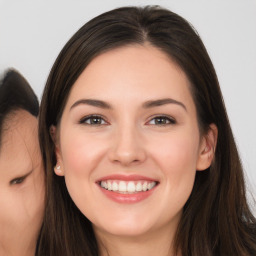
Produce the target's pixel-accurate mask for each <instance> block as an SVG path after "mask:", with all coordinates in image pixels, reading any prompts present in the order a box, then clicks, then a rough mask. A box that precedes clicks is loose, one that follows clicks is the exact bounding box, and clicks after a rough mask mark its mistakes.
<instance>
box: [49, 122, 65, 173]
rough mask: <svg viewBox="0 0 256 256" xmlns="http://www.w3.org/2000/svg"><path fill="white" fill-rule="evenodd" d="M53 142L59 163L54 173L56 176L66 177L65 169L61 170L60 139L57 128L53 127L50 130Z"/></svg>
mask: <svg viewBox="0 0 256 256" xmlns="http://www.w3.org/2000/svg"><path fill="white" fill-rule="evenodd" d="M49 132H50V135H51V138H52V141H53V143H54V145H55V155H56V159H57V163H56V165H55V167H54V172H55V174H56V175H58V176H64V172H63V168H61V160H60V159H61V155H60V149H59V145H58V139H57V134H56V133H57V129H56V126H54V125H51V127H50V129H49Z"/></svg>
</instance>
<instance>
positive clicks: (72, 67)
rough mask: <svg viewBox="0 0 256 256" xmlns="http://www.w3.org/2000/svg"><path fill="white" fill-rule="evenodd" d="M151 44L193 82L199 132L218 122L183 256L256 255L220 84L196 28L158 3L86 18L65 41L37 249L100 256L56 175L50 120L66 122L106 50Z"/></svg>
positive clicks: (46, 148)
mask: <svg viewBox="0 0 256 256" xmlns="http://www.w3.org/2000/svg"><path fill="white" fill-rule="evenodd" d="M145 43H148V44H150V45H152V46H154V47H156V48H158V49H160V50H161V51H163V52H164V53H165V54H167V55H168V56H169V57H170V59H171V60H172V61H174V62H175V63H176V64H177V65H178V66H179V67H180V68H181V69H182V70H183V71H184V72H185V74H186V75H187V77H188V79H189V80H190V83H191V88H190V89H191V94H192V96H193V99H194V102H195V105H196V109H197V118H198V124H199V129H200V133H201V135H202V134H204V133H206V132H207V130H208V129H209V125H210V124H211V123H214V124H216V126H217V127H218V141H217V147H216V152H215V158H214V161H213V163H212V165H211V167H209V168H208V169H207V170H205V171H204V172H197V174H196V178H195V184H194V187H193V190H192V193H191V195H190V197H189V199H188V201H187V203H186V204H185V206H184V209H183V214H182V217H181V220H180V223H179V226H178V230H177V233H176V238H175V248H176V250H177V251H178V250H181V252H182V255H183V256H189V255H191V256H192V255H193V256H198V255H202V256H208V255H218V256H219V255H237V256H238V255H239V256H240V255H256V220H255V217H254V216H253V214H252V213H251V211H250V209H249V207H248V204H247V201H246V188H245V181H244V177H243V170H242V166H241V163H240V159H239V155H238V152H237V148H236V144H235V141H234V138H233V135H232V131H231V128H230V124H229V120H228V117H227V113H226V109H225V106H224V102H223V98H222V94H221V90H220V87H219V82H218V79H217V76H216V73H215V70H214V67H213V64H212V62H211V60H210V58H209V56H208V53H207V51H206V49H205V47H204V45H203V43H202V41H201V39H200V37H199V35H198V34H197V32H196V31H195V30H194V29H193V27H192V26H191V25H190V24H189V23H188V22H187V21H186V20H185V19H183V18H182V17H180V16H178V15H177V14H175V13H173V12H171V11H169V10H166V9H163V8H160V7H156V6H153V7H150V6H148V7H144V8H141V7H138V8H137V7H123V8H119V9H115V10H112V11H109V12H106V13H104V14H102V15H99V16H98V17H96V18H94V19H92V20H91V21H89V22H88V23H86V24H85V25H84V26H83V27H82V28H80V30H78V31H77V33H76V34H75V35H74V36H73V37H72V38H71V39H70V40H69V41H68V42H67V44H66V45H65V46H64V48H63V50H62V51H61V52H60V54H59V56H58V58H57V60H56V62H55V64H54V66H53V68H52V70H51V72H50V75H49V77H48V80H47V83H46V87H45V90H44V94H43V98H42V104H41V109H40V114H39V136H40V146H41V150H42V154H43V159H44V164H45V170H46V172H47V192H46V193H47V206H46V212H45V219H44V224H43V227H42V230H41V235H40V243H39V247H38V251H37V255H40V256H43V255H50V256H52V255H56V256H57V255H62V256H71V255H72V256H74V255H75V256H82V255H87V256H89V255H91V256H92V255H93V256H96V255H99V253H98V246H97V241H96V239H95V235H94V232H93V228H92V225H91V223H90V221H89V220H88V219H87V218H86V217H85V216H84V215H83V214H82V213H81V212H80V211H79V210H78V209H77V207H76V206H75V204H74V203H73V201H72V199H71V198H70V196H69V194H68V191H67V188H66V185H65V181H64V178H63V177H59V176H56V175H54V172H53V168H54V165H55V164H56V157H55V146H54V143H53V141H52V139H51V137H50V133H49V129H50V126H51V125H56V126H57V127H58V124H59V122H60V119H61V116H62V112H63V109H64V107H65V104H66V101H67V98H68V96H69V93H70V90H71V88H72V86H73V84H74V83H75V81H76V80H77V78H78V77H79V75H80V74H81V73H82V72H83V70H84V69H85V68H86V66H87V65H88V64H89V63H90V61H91V60H92V59H93V58H95V57H96V56H98V55H100V54H101V53H103V52H106V51H109V50H111V49H114V48H118V47H122V46H127V45H131V44H133V45H134V44H135V45H136V44H139V45H143V44H145Z"/></svg>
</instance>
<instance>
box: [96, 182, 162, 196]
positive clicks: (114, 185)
mask: <svg viewBox="0 0 256 256" xmlns="http://www.w3.org/2000/svg"><path fill="white" fill-rule="evenodd" d="M99 184H100V186H101V187H102V188H104V189H106V190H108V191H114V192H117V193H121V194H133V193H138V192H146V191H148V190H151V189H153V188H154V187H155V186H156V185H157V182H156V181H145V180H144V181H143V180H139V181H122V180H103V181H100V183H99Z"/></svg>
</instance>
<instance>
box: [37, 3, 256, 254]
mask: <svg viewBox="0 0 256 256" xmlns="http://www.w3.org/2000/svg"><path fill="white" fill-rule="evenodd" d="M39 120H40V121H39V122H40V123H39V126H40V127H39V131H40V145H41V150H42V153H43V158H44V164H45V169H46V174H47V207H46V214H45V219H44V223H43V227H42V230H41V235H40V242H39V247H38V255H76V256H80V255H81V256H82V255H94V256H95V255H100V256H105V255H111V256H117V255H118V256H126V255H140V256H141V255H147V256H148V255H182V256H186V255H195V256H198V255H202V256H206V255H256V245H255V244H256V221H255V218H254V216H253V215H252V214H251V212H250V210H249V207H248V205H247V202H246V196H245V194H246V191H245V184H244V179H243V171H242V167H241V163H240V160H239V156H238V153H237V149H236V145H235V142H234V138H233V135H232V131H231V128H230V125H229V121H228V117H227V114H226V110H225V106H224V103H223V100H222V95H221V91H220V88H219V84H218V80H217V77H216V74H215V71H214V67H213V65H212V63H211V60H210V58H209V56H208V54H207V51H206V49H205V47H204V45H203V43H202V41H201V40H200V38H199V36H198V34H197V33H196V32H195V31H194V30H193V29H192V28H191V26H190V25H189V23H188V22H187V21H185V20H184V19H183V18H181V17H180V16H178V15H177V14H175V13H172V12H170V11H169V10H165V9H162V8H159V7H146V8H136V7H127V8H120V9H115V10H113V11H110V12H107V13H104V14H102V15H100V16H98V17H96V18H94V19H92V20H91V21H89V22H88V23H87V24H85V25H84V26H83V27H82V28H81V29H80V30H79V31H78V32H77V33H76V34H75V35H74V36H73V37H72V38H71V39H70V40H69V42H68V43H67V44H66V45H65V47H64V48H63V50H62V51H61V53H60V54H59V56H58V58H57V60H56V62H55V64H54V66H53V68H52V70H51V73H50V75H49V78H48V81H47V84H46V87H45V91H44V94H43V98H42V105H41V111H40V118H39Z"/></svg>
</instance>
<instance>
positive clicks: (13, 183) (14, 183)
mask: <svg viewBox="0 0 256 256" xmlns="http://www.w3.org/2000/svg"><path fill="white" fill-rule="evenodd" d="M25 179H26V177H20V178H15V179H13V180H11V181H10V185H18V184H21V183H23V181H24V180H25Z"/></svg>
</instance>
